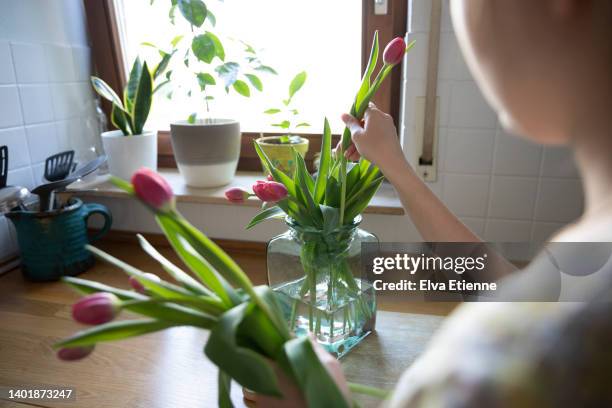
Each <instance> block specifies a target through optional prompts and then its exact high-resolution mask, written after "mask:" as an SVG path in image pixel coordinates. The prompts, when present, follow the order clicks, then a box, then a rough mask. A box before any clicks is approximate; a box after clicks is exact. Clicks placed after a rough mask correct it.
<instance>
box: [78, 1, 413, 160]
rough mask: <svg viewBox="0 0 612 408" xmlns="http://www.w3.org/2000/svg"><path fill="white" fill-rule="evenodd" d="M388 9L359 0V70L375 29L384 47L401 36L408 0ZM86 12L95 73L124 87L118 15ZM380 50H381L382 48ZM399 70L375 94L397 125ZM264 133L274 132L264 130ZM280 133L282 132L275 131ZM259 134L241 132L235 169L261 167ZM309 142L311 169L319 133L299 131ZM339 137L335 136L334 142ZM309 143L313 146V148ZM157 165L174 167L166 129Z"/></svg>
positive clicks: (91, 5)
mask: <svg viewBox="0 0 612 408" xmlns="http://www.w3.org/2000/svg"><path fill="white" fill-rule="evenodd" d="M387 1H388V12H387V14H385V15H375V14H374V0H362V38H361V43H362V52H361V70H362V71H363V70H364V69H365V66H366V64H367V62H368V56H369V53H370V48H371V46H372V38H373V36H374V31H376V30H378V35H379V42H380V44H381V47H384V46H385V44H387V43H388V42H389V41H390V40H391V39H393V38H394V37H397V36H403V35H404V33H405V32H406V29H407V19H408V1H410V0H387ZM84 5H85V14H86V17H87V24H88V27H89V36H90V40H91V49H92V59H93V65H94V69H95V72H96V74H97V75H98V76H100V77H101V78H103V79H104V80H105V81H106V82H107V83H108V84H109V85H110V86H111V87H112V88H113V89H123V87H124V86H125V83H126V73H125V71H124V66H125V65H124V62H123V61H124V59H123V50H122V47H121V41H120V36H119V29H118V25H117V16H116V13H115V7H114V4H113V0H84ZM381 53H382V50H381ZM401 76H402V74H401V70H400V69H395V70H393V73H392V74H391V78H390V80H388V81H386V82H385V83H384V84H383V85H382V86H381V87H380V89H379V91H378V93H377V95H376V96H375V97H374V103H376V105H377V106H378V107H379V108H380V109H382V110H383V111H385V112H389V113H390V114H391V115H392V116H393V118H394V119H395V122H396V125H399V122H398V121H399V118H400V114H401V112H400V105H401V103H400V100H401V81H402V77H401ZM102 107H103V109H104V111H105V112H106V114H107V115H109V113H110V108H111V106H110V103H108V102H106V101H103V105H102ZM265 134H266V135H275V134H276V133H269V132H266V133H265ZM278 134H279V135H280V134H282V133H278ZM261 135H262V134H261V133H252V132H243V133H242V144H241V150H240V160H239V162H238V169H239V170H245V171H257V170H260V169H261V164H260V163H259V159H258V158H257V155H256V154H255V150H254V148H253V140H254V139H256V138H258V137H260V136H261ZM299 136H302V137H305V138H307V139H308V140H309V141H310V146H311V148H310V149H309V152H308V154H307V155H306V163H307V165H308V167H309V168H310V169H312V168H313V159H314V157H315V154H316V152H317V150H318V148H317V147H318V146H319V145H320V143H321V135H319V134H312V133H299ZM338 139H339V136H338V135H334V142H336V141H337V140H338ZM312 146H315V148H313V147H312ZM158 166H159V167H170V168H173V167H174V168H175V167H176V161H175V160H174V154H173V151H172V143H171V141H170V132H169V131H160V132H158Z"/></svg>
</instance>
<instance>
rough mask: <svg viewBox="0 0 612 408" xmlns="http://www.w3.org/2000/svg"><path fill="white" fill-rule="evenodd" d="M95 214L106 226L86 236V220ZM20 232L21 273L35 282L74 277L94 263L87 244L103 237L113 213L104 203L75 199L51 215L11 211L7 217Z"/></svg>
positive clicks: (48, 213) (18, 235)
mask: <svg viewBox="0 0 612 408" xmlns="http://www.w3.org/2000/svg"><path fill="white" fill-rule="evenodd" d="M94 214H100V215H102V216H103V217H104V226H103V227H102V229H101V230H100V231H99V232H97V233H96V234H95V235H93V236H91V237H88V236H87V220H88V219H89V217H91V216H92V215H94ZM6 217H7V218H8V219H10V220H11V221H12V222H13V224H15V228H16V229H17V242H18V243H19V249H20V251H21V270H22V272H23V274H24V276H25V277H26V278H27V279H29V280H33V281H52V280H57V279H59V278H60V277H62V276H64V275H69V276H74V275H78V274H79V273H81V272H84V271H86V270H87V269H89V268H90V267H91V266H92V265H93V264H94V258H93V256H92V254H91V253H90V252H89V251H87V250H86V249H85V245H86V244H88V243H90V242H93V241H95V240H97V239H99V238H101V237H102V236H103V235H104V234H106V233H107V232H108V230H109V229H110V226H111V223H112V216H111V213H110V212H109V211H108V209H107V208H106V207H104V206H103V205H101V204H83V202H82V201H81V200H79V199H77V198H73V199H71V200H70V201H69V202H68V205H66V206H65V207H63V208H61V209H59V210H54V211H48V212H34V211H18V210H14V211H10V212H9V213H7V214H6Z"/></svg>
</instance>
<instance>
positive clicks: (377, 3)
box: [374, 0, 389, 16]
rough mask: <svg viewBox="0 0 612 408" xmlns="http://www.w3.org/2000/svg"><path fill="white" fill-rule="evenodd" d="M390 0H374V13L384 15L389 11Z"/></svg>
mask: <svg viewBox="0 0 612 408" xmlns="http://www.w3.org/2000/svg"><path fill="white" fill-rule="evenodd" d="M388 9H389V0H374V15H377V16H384V15H386V14H387V13H388Z"/></svg>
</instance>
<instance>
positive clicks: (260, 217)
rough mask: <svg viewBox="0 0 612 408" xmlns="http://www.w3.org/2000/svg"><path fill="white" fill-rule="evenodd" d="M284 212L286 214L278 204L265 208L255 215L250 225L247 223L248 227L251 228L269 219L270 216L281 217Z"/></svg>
mask: <svg viewBox="0 0 612 408" xmlns="http://www.w3.org/2000/svg"><path fill="white" fill-rule="evenodd" d="M283 214H285V212H284V211H283V210H282V209H281V208H280V207H278V206H274V207H270V208H266V209H265V210H263V211H262V212H260V213H259V214H257V215H256V216H255V217H253V219H252V220H251V222H249V225H247V227H246V229H251V228H253V227H254V226H256V225H257V224H259V223H260V222H263V221H265V220H269V219H270V218H281V217H282V216H283Z"/></svg>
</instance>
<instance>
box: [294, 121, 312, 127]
mask: <svg viewBox="0 0 612 408" xmlns="http://www.w3.org/2000/svg"><path fill="white" fill-rule="evenodd" d="M309 126H310V123H307V122H302V123H298V124H297V125H296V126H295V127H309Z"/></svg>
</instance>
